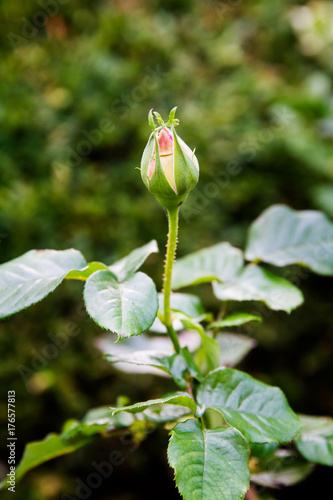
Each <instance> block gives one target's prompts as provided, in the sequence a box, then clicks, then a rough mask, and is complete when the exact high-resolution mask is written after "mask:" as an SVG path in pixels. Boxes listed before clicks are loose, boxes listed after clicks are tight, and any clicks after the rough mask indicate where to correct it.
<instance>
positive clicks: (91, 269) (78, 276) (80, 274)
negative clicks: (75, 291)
mask: <svg viewBox="0 0 333 500" xmlns="http://www.w3.org/2000/svg"><path fill="white" fill-rule="evenodd" d="M107 270H108V267H107V266H106V265H105V264H103V262H90V263H89V264H88V265H87V266H86V267H85V268H83V269H81V271H70V272H69V273H68V274H67V275H66V276H65V279H66V280H80V281H87V279H88V278H89V276H91V275H92V274H93V273H95V272H96V271H107Z"/></svg>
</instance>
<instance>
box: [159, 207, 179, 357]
mask: <svg viewBox="0 0 333 500" xmlns="http://www.w3.org/2000/svg"><path fill="white" fill-rule="evenodd" d="M178 215H179V208H178V207H177V208H174V209H172V210H168V220H169V234H168V243H167V251H166V257H165V269H164V277H163V295H164V324H165V326H166V329H167V332H168V335H169V337H170V338H171V340H172V343H173V345H174V348H175V351H176V352H178V353H179V352H180V345H179V342H178V337H177V333H176V332H175V330H174V329H173V326H172V316H171V306H170V294H171V278H172V268H173V263H174V260H175V253H176V247H177V238H178Z"/></svg>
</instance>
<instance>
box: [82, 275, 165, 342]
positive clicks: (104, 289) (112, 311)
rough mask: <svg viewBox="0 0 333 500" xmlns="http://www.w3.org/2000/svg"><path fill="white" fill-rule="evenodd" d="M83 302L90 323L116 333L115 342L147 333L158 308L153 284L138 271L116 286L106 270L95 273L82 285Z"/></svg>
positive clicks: (114, 278) (115, 281)
mask: <svg viewBox="0 0 333 500" xmlns="http://www.w3.org/2000/svg"><path fill="white" fill-rule="evenodd" d="M84 300H85V304H86V308H87V311H88V313H89V314H90V316H91V317H92V318H93V319H94V321H96V323H98V324H99V325H100V326H102V327H103V328H106V329H108V330H111V331H113V332H115V333H117V334H118V336H119V339H118V340H121V339H124V338H127V337H132V336H134V335H140V334H141V333H143V332H145V331H146V330H148V329H149V327H150V326H151V325H152V324H153V322H154V319H155V317H156V314H157V308H158V299H157V292H156V288H155V285H154V283H153V281H152V280H151V279H150V278H149V277H148V276H147V275H146V274H143V273H141V272H138V273H135V274H134V275H131V276H130V277H129V278H127V279H126V280H125V281H123V282H122V283H119V282H118V281H117V278H116V277H115V275H114V274H112V273H111V272H110V271H97V272H96V273H94V274H92V275H91V276H90V277H89V278H88V280H87V282H86V285H85V288H84Z"/></svg>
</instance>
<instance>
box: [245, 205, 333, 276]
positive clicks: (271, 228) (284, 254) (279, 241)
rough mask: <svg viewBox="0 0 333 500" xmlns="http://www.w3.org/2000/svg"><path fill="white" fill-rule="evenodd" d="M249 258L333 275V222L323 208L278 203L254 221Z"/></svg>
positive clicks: (248, 248) (247, 253)
mask: <svg viewBox="0 0 333 500" xmlns="http://www.w3.org/2000/svg"><path fill="white" fill-rule="evenodd" d="M246 258H247V259H248V260H251V261H254V260H255V261H260V260H261V261H264V262H268V263H270V264H274V265H275V266H287V265H289V264H301V265H303V266H306V267H309V268H310V269H312V271H314V272H316V273H318V274H328V275H333V224H332V223H331V222H330V221H329V220H328V218H327V217H326V216H325V215H324V214H322V213H321V212H316V211H314V210H305V211H302V212H297V211H295V210H292V209H291V208H289V207H287V206H284V205H275V206H273V207H270V208H268V209H267V210H266V211H265V212H264V213H263V214H262V215H261V216H260V217H259V218H258V219H257V220H256V221H255V222H254V223H253V224H252V226H251V228H250V232H249V240H248V244H247V249H246Z"/></svg>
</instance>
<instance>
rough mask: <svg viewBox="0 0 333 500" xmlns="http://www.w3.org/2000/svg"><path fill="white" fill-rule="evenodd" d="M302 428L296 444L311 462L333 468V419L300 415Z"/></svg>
mask: <svg viewBox="0 0 333 500" xmlns="http://www.w3.org/2000/svg"><path fill="white" fill-rule="evenodd" d="M300 419H301V423H302V428H301V432H300V434H299V436H298V437H297V438H296V440H295V443H296V446H297V449H298V451H299V452H300V453H301V454H302V455H303V457H305V458H306V459H307V460H309V461H310V462H315V463H317V464H322V465H329V466H331V467H332V466H333V419H332V418H329V417H312V416H311V417H310V416H307V415H300Z"/></svg>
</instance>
